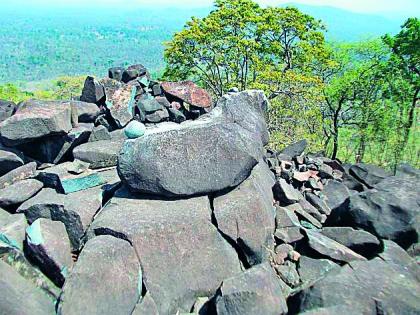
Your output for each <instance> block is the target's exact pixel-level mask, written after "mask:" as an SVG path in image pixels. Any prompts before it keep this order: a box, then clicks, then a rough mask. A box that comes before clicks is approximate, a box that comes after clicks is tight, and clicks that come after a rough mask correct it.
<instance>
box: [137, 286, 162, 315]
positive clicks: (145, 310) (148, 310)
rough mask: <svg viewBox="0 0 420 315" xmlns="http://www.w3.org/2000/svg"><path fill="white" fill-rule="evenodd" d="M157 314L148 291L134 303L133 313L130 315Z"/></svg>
mask: <svg viewBox="0 0 420 315" xmlns="http://www.w3.org/2000/svg"><path fill="white" fill-rule="evenodd" d="M146 314H147V315H159V312H158V309H157V306H156V303H155V301H154V300H153V299H152V297H151V296H150V293H149V292H146V295H145V296H144V297H143V298H142V299H141V301H140V302H139V303H138V304H137V305H136V308H135V309H134V311H133V313H131V315H146Z"/></svg>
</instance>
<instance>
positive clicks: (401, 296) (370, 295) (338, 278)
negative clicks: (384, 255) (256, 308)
mask: <svg viewBox="0 0 420 315" xmlns="http://www.w3.org/2000/svg"><path fill="white" fill-rule="evenodd" d="M406 256H408V255H407V254H406ZM406 259H408V260H409V257H406ZM413 265H415V263H414V261H412V260H411V262H410V263H409V265H406V264H404V263H403V262H402V261H399V262H398V263H396V262H394V261H386V260H385V261H384V260H383V259H381V258H375V259H373V260H370V261H353V262H350V263H349V264H348V265H345V266H344V267H342V268H340V269H338V270H336V272H330V273H328V274H327V276H326V277H324V278H323V279H321V280H319V281H317V282H315V284H314V285H313V286H311V287H310V288H307V289H305V290H303V291H301V292H300V293H299V294H297V295H296V296H295V298H294V299H293V301H290V304H289V305H293V306H295V307H296V309H294V310H292V312H293V314H297V313H304V312H305V313H306V312H309V311H315V310H319V309H320V308H322V309H324V310H326V311H325V312H323V313H322V314H337V313H336V310H335V309H334V308H335V307H337V306H340V307H341V308H346V309H347V310H351V311H350V313H351V314H378V313H381V314H417V313H419V311H420V305H419V302H418V296H419V294H420V285H419V282H418V280H417V279H416V276H415V274H413V272H412V266H413ZM415 268H416V269H417V272H418V267H415ZM345 314H349V312H348V311H347V312H345Z"/></svg>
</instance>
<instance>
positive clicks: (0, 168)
mask: <svg viewBox="0 0 420 315" xmlns="http://www.w3.org/2000/svg"><path fill="white" fill-rule="evenodd" d="M23 164H24V161H23V159H22V157H21V156H20V154H16V153H15V152H13V151H9V150H2V149H0V176H3V175H5V174H7V173H8V172H10V171H12V170H14V169H15V168H18V167H19V166H22V165H23Z"/></svg>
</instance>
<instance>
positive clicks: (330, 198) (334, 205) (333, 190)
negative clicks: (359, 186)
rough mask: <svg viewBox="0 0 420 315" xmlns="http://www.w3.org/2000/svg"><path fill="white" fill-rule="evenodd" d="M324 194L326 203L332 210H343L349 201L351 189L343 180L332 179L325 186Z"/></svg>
mask: <svg viewBox="0 0 420 315" xmlns="http://www.w3.org/2000/svg"><path fill="white" fill-rule="evenodd" d="M323 194H324V195H325V197H326V200H325V202H326V204H327V206H328V207H329V208H330V209H331V211H341V208H342V207H343V206H345V205H344V204H345V203H346V202H348V198H349V197H350V194H351V193H350V190H349V189H348V188H347V187H346V185H344V184H343V183H341V182H338V181H336V180H330V181H328V182H327V184H326V185H325V186H324V190H323Z"/></svg>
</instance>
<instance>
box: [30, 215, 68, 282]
mask: <svg viewBox="0 0 420 315" xmlns="http://www.w3.org/2000/svg"><path fill="white" fill-rule="evenodd" d="M25 253H26V254H27V256H28V257H29V258H30V259H31V261H33V262H34V263H35V264H36V265H37V266H38V267H39V268H40V270H42V272H44V274H45V275H47V276H48V277H49V278H50V279H51V280H52V281H53V282H54V283H55V284H56V285H57V286H59V287H62V286H63V284H64V281H65V279H66V277H67V274H68V272H69V271H70V269H71V267H72V265H73V261H72V258H71V249H70V241H69V238H68V236H67V232H66V228H65V226H64V224H63V223H62V222H57V221H51V220H48V219H37V220H35V221H34V222H33V223H32V224H31V225H30V226H29V227H28V228H27V229H26V248H25Z"/></svg>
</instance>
